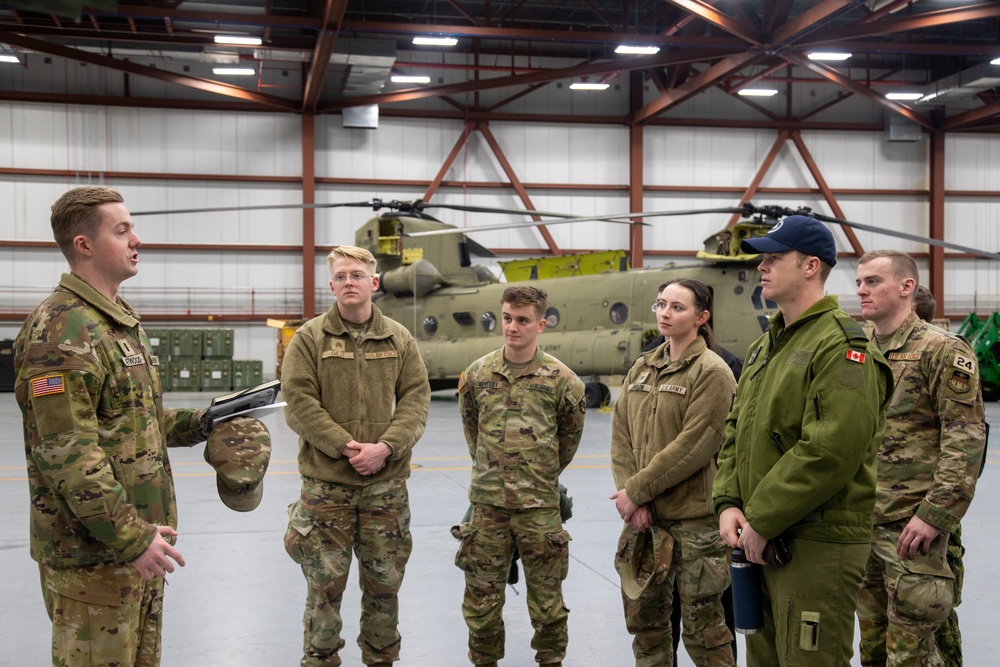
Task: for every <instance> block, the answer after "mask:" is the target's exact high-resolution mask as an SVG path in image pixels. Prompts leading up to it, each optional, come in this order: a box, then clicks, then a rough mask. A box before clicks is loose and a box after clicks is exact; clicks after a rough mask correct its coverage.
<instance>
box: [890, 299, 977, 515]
mask: <svg viewBox="0 0 1000 667" xmlns="http://www.w3.org/2000/svg"><path fill="white" fill-rule="evenodd" d="M882 352H883V354H885V357H886V359H888V361H889V365H890V366H891V367H892V373H893V378H894V380H895V390H894V391H893V394H892V401H891V402H890V404H889V409H888V411H887V412H886V428H885V439H884V440H883V441H882V447H881V449H879V460H878V487H877V496H876V501H875V515H874V522H875V523H876V524H882V523H889V522H892V521H896V520H898V519H903V518H908V517H910V516H912V515H913V514H914V513H916V514H917V516H919V517H920V518H921V519H923V520H924V521H926V522H927V523H929V524H931V525H932V526H934V527H936V528H939V529H941V530H943V531H945V532H949V533H950V532H954V531H955V529H956V528H957V527H958V525H959V521H960V520H961V518H962V517H963V516H965V512H966V511H967V510H968V509H969V503H971V502H972V496H973V494H974V493H975V490H976V477H977V475H978V473H979V464H980V461H981V460H982V457H983V447H984V444H985V439H986V431H985V428H986V427H985V425H984V418H985V412H984V409H983V399H982V394H981V393H980V388H979V372H978V366H977V364H976V355H975V354H974V353H973V352H972V348H970V347H969V344H968V343H966V342H965V340H964V339H962V338H960V337H959V336H956V335H955V334H951V333H948V332H947V331H943V330H942V329H938V328H937V327H935V326H933V325H930V324H927V323H926V322H923V321H922V320H920V319H919V318H918V317H917V316H916V315H914V314H913V313H911V314H910V316H909V317H907V319H906V320H905V321H904V322H903V324H902V325H901V326H900V327H899V329H897V330H896V332H895V333H894V334H893V335H892V338H890V339H889V342H888V343H886V344H885V346H884V348H883V350H882Z"/></svg>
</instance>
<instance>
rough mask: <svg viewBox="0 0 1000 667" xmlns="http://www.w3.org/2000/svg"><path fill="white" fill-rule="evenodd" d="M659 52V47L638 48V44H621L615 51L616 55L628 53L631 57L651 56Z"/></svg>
mask: <svg viewBox="0 0 1000 667" xmlns="http://www.w3.org/2000/svg"><path fill="white" fill-rule="evenodd" d="M659 52H660V47H658V46H638V45H636V44H619V45H618V48H617V49H615V53H626V54H629V55H645V56H651V55H653V54H654V53H659Z"/></svg>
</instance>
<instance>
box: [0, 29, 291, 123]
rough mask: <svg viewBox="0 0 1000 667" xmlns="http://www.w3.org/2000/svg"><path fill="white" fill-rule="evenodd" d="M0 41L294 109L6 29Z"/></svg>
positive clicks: (265, 98)
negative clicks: (17, 33)
mask: <svg viewBox="0 0 1000 667" xmlns="http://www.w3.org/2000/svg"><path fill="white" fill-rule="evenodd" d="M0 42H4V43H6V44H11V45H13V46H20V47H21V48H25V49H31V50H33V51H38V52H40V53H48V54H49V55H53V56H59V57H60V58H68V59H69V60H78V61H80V62H85V63H90V64H92V65H97V66H99V67H107V68H108V69H113V70H118V71H120V72H128V73H129V74H137V75H139V76H146V77H149V78H152V79H159V80H160V81H166V82H167V83H173V84H177V85H180V86H186V87H188V88H194V89H196V90H201V91H205V92H208V93H214V94H216V95H225V96H227V97H235V98H237V99H241V100H248V101H251V102H257V103H258V104H264V105H266V106H270V107H277V108H279V109H284V110H286V111H293V110H296V109H297V108H298V104H297V103H296V102H295V101H294V100H286V99H284V98H281V97H274V96H273V95H265V94H263V93H258V92H255V91H252V90H246V89H244V88H240V87H239V86H233V85H230V84H228V83H219V82H218V81H211V80H209V79H200V78H198V77H194V76H188V75H186V74H176V73H174V72H167V71H165V70H161V69H156V68H154V67H146V66H145V65H138V64H136V63H133V62H129V61H126V60H118V59H117V58H109V57H108V56H103V55H100V54H97V53H89V52H87V51H81V50H79V49H71V48H69V47H65V46H62V45H61V44H54V43H52V42H46V41H45V40H41V39H34V38H31V37H25V36H23V35H16V34H14V33H10V32H0Z"/></svg>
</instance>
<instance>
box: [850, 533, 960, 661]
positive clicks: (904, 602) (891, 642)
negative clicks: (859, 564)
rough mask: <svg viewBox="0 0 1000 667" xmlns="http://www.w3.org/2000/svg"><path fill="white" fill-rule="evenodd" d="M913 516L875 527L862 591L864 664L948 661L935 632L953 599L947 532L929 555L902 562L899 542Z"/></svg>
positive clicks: (949, 609)
mask: <svg viewBox="0 0 1000 667" xmlns="http://www.w3.org/2000/svg"><path fill="white" fill-rule="evenodd" d="M907 522H908V519H903V520H900V521H895V522H893V523H889V524H884V525H880V526H875V530H874V533H873V534H872V543H871V553H870V555H869V557H868V566H867V568H866V570H865V578H864V583H863V584H862V586H861V592H860V593H858V621H859V623H860V627H861V664H862V665H865V666H866V667H868V666H872V665H886V666H887V667H903V666H904V665H923V666H924V667H940V666H943V665H944V662H943V661H942V659H941V655H940V653H939V652H938V649H937V643H936V642H935V641H934V633H935V632H936V631H937V629H938V628H939V627H940V626H941V624H942V623H944V621H945V619H947V618H948V614H949V613H950V612H951V608H952V602H953V601H954V575H952V573H951V569H950V568H949V567H948V562H947V545H948V535H947V534H946V533H945V534H942V535H939V536H938V537H937V538H936V539H935V540H934V541H933V542H932V543H931V549H930V553H927V554H923V553H920V554H918V555H917V557H916V558H914V559H911V560H905V561H900V560H899V558H898V557H897V556H896V543H897V542H898V541H899V536H900V534H901V533H902V531H903V528H905V527H906V524H907Z"/></svg>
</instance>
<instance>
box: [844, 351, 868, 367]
mask: <svg viewBox="0 0 1000 667" xmlns="http://www.w3.org/2000/svg"><path fill="white" fill-rule="evenodd" d="M847 360H848V361H854V362H857V363H859V364H863V363H865V353H864V352H858V351H857V350H848V351H847Z"/></svg>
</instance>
